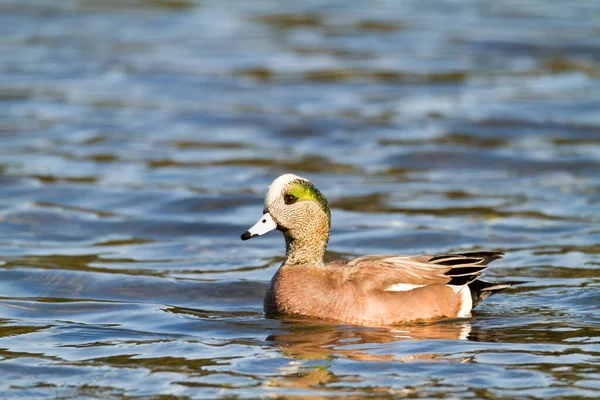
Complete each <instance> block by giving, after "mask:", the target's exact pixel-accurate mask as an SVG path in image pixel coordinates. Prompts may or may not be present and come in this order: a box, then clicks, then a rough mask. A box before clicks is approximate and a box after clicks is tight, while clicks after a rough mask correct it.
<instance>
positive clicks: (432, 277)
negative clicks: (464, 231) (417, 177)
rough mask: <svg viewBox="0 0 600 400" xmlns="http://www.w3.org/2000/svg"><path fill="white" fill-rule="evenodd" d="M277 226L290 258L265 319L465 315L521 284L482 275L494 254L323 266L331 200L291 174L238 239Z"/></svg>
mask: <svg viewBox="0 0 600 400" xmlns="http://www.w3.org/2000/svg"><path fill="white" fill-rule="evenodd" d="M274 230H279V231H280V232H281V233H282V234H283V236H284V238H285V257H284V260H283V263H282V264H281V266H280V267H279V269H278V270H277V272H276V273H275V275H274V276H273V278H272V279H271V281H270V283H269V286H268V289H267V292H266V294H265V298H264V312H265V315H266V316H267V317H277V316H280V315H295V316H302V317H309V318H315V319H321V320H330V321H337V322H340V323H345V324H353V325H368V326H387V325H396V324H402V323H411V322H416V321H429V320H438V319H444V318H467V317H470V316H471V311H472V310H473V308H474V307H475V306H477V305H478V304H479V303H481V302H482V301H483V300H485V299H486V298H488V297H489V296H491V295H493V294H495V293H497V292H499V291H501V290H504V289H506V288H508V287H510V286H512V285H514V284H518V283H522V282H506V283H492V282H488V281H484V280H482V279H480V275H481V274H482V273H483V271H485V270H486V268H487V267H488V264H489V263H490V262H492V261H494V260H496V259H499V258H501V257H502V256H503V253H501V252H496V251H476V252H467V253H456V254H430V255H426V254H422V255H409V256H405V255H367V256H360V257H357V258H354V259H350V260H336V261H332V262H330V263H327V264H325V263H324V261H323V258H324V256H325V251H326V249H327V244H328V242H329V237H330V233H331V212H330V209H329V203H328V202H327V199H326V198H325V196H324V195H323V194H322V193H321V191H319V189H317V187H316V186H315V185H314V184H313V183H312V182H311V181H310V180H308V179H306V178H302V177H300V176H297V175H294V174H284V175H281V176H279V177H278V178H276V179H275V180H274V181H273V183H272V184H271V185H270V186H269V189H268V192H267V195H266V197H265V202H264V208H263V215H262V216H261V217H260V219H259V220H258V222H257V223H256V224H254V225H253V226H252V227H251V228H250V229H248V230H247V231H245V232H244V233H243V234H242V235H241V239H242V240H248V239H251V238H255V237H257V236H261V235H264V234H266V233H268V232H271V231H274Z"/></svg>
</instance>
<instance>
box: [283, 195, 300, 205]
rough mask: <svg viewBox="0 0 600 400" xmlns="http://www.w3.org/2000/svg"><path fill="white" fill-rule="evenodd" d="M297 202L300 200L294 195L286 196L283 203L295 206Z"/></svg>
mask: <svg viewBox="0 0 600 400" xmlns="http://www.w3.org/2000/svg"><path fill="white" fill-rule="evenodd" d="M296 200H298V199H297V198H296V196H294V195H293V194H286V195H285V196H283V201H284V202H285V204H294V203H295V202H296Z"/></svg>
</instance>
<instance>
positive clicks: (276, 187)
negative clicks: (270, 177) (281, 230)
mask: <svg viewBox="0 0 600 400" xmlns="http://www.w3.org/2000/svg"><path fill="white" fill-rule="evenodd" d="M295 180H303V181H308V179H306V178H302V177H300V176H298V175H294V174H285V175H281V176H280V177H278V178H277V179H275V180H274V181H273V183H271V185H270V186H269V191H268V192H267V198H266V199H265V204H267V205H269V204H271V203H272V202H273V200H275V199H276V198H277V196H279V195H280V194H281V193H282V192H283V188H285V187H286V185H287V184H288V183H290V182H291V181H295Z"/></svg>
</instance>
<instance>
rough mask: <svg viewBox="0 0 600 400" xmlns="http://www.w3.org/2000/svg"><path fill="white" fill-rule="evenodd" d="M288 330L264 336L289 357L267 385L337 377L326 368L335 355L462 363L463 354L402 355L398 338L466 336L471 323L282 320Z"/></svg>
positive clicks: (312, 383) (322, 382)
mask: <svg viewBox="0 0 600 400" xmlns="http://www.w3.org/2000/svg"><path fill="white" fill-rule="evenodd" d="M284 321H285V323H286V324H289V326H290V328H289V331H288V332H286V333H282V334H276V335H270V336H268V337H267V338H266V340H267V341H269V342H271V343H272V344H273V345H274V346H276V347H277V348H279V349H280V350H281V351H282V352H283V353H284V354H285V355H286V356H288V357H290V358H292V360H291V361H290V362H289V363H288V364H287V366H285V367H283V368H281V372H282V375H281V376H278V377H277V378H275V379H273V380H271V381H270V382H269V385H270V386H274V387H290V388H292V387H293V388H314V387H315V386H317V385H318V386H323V385H326V384H329V383H334V382H337V381H339V380H340V378H339V377H337V376H335V375H334V374H333V373H332V372H331V371H330V370H329V369H328V363H325V364H322V363H314V361H330V360H334V359H336V358H347V359H350V360H356V361H375V362H414V361H421V362H422V361H428V362H437V361H444V362H466V361H469V359H468V358H464V357H463V358H456V357H453V358H447V357H446V356H447V354H441V353H421V352H419V353H413V354H407V353H406V350H403V349H402V347H401V346H400V345H399V343H398V342H400V341H404V340H411V341H415V340H426V339H437V340H468V338H469V335H470V333H471V324H470V323H469V321H466V320H445V321H439V322H434V323H414V324H410V325H398V326H389V327H364V326H351V325H324V323H323V322H322V321H321V322H316V321H314V320H305V319H301V318H291V317H289V318H286V319H285V320H284Z"/></svg>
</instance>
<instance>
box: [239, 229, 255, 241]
mask: <svg viewBox="0 0 600 400" xmlns="http://www.w3.org/2000/svg"><path fill="white" fill-rule="evenodd" d="M254 236H258V235H256V234H254V235H253V234H251V233H250V231H246V232H244V233H242V236H241V238H242V240H248V239H252V238H253V237H254Z"/></svg>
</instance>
